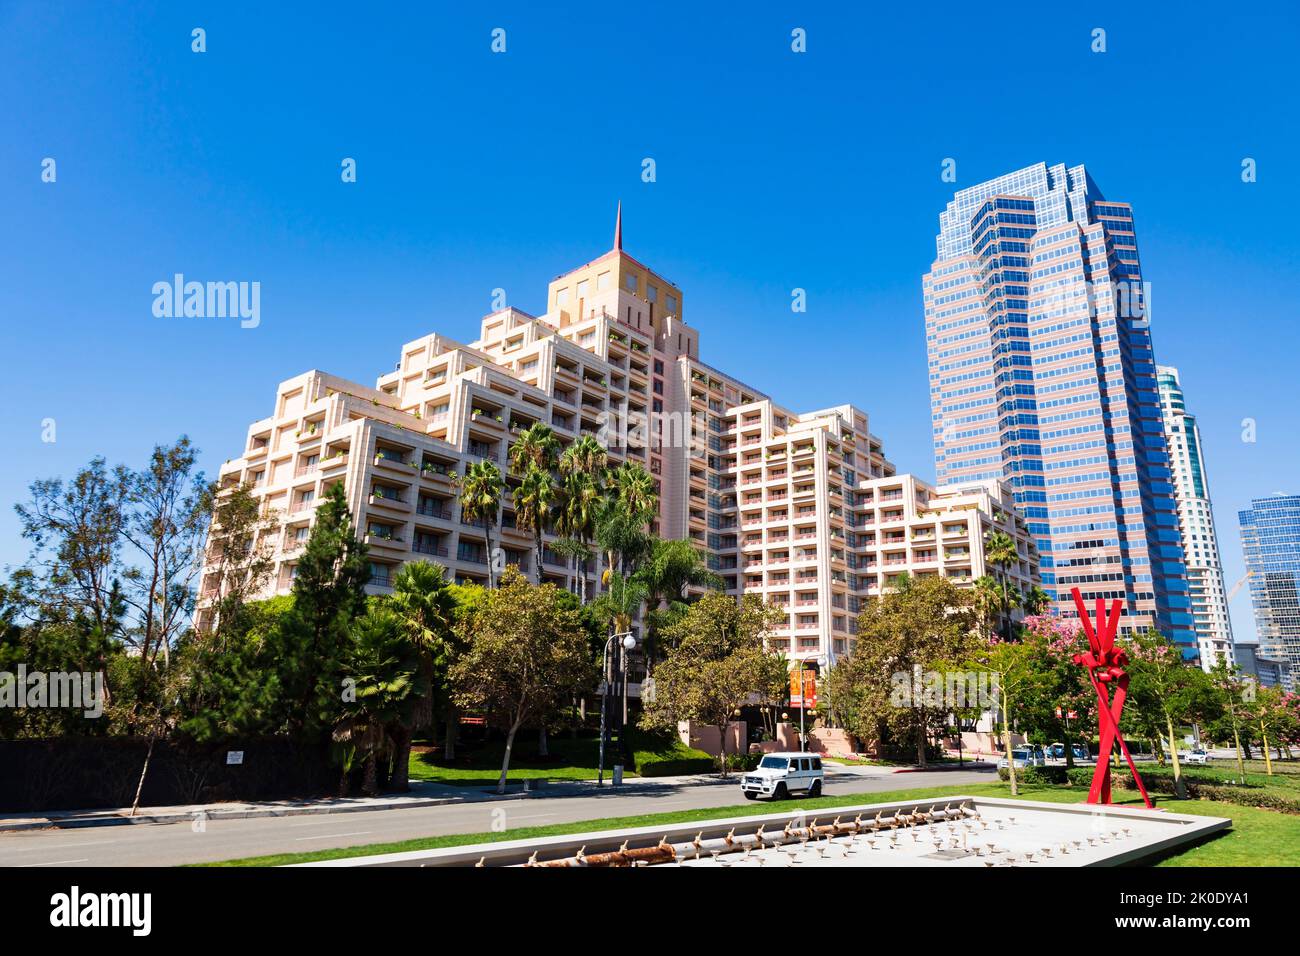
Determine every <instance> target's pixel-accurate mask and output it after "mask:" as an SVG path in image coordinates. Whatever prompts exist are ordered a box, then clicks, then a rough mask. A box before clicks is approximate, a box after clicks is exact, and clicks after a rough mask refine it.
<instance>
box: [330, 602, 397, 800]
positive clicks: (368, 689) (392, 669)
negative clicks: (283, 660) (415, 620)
mask: <svg viewBox="0 0 1300 956" xmlns="http://www.w3.org/2000/svg"><path fill="white" fill-rule="evenodd" d="M352 638H353V640H352V642H351V644H350V646H349V648H348V651H347V655H346V659H345V661H344V669H345V673H346V674H347V676H348V677H349V678H350V679H351V680H353V681H354V685H353V691H354V693H353V695H352V699H351V700H349V701H347V702H346V703H345V705H344V707H343V713H342V715H341V716H340V718H339V719H338V720H337V721H336V722H335V724H334V726H333V728H332V733H331V738H332V740H333V744H334V749H335V755H336V757H337V758H338V761H339V763H340V764H341V765H342V766H343V768H344V776H343V783H344V785H345V784H346V780H347V773H348V771H349V770H350V769H351V768H352V767H354V766H356V764H357V762H360V763H361V765H362V767H363V768H364V779H363V781H362V784H361V789H362V792H363V793H365V794H366V795H367V796H377V795H378V793H379V781H378V777H379V773H378V771H379V762H380V760H384V759H387V758H388V757H390V756H391V753H392V738H391V737H390V736H389V730H390V729H391V728H392V727H393V726H395V725H400V724H403V723H405V722H407V721H409V720H410V716H409V715H410V711H411V707H412V705H413V702H414V700H413V696H414V692H415V683H416V680H415V677H416V673H415V672H416V666H417V664H416V661H415V655H414V653H413V652H412V648H411V646H410V644H408V643H407V642H406V640H405V638H404V637H403V635H402V625H401V622H400V621H399V620H398V618H397V615H395V614H394V613H393V612H392V611H390V610H388V609H387V608H385V607H380V608H376V609H372V610H370V611H368V612H367V613H366V614H363V615H361V616H359V617H358V618H357V619H356V621H355V622H354V623H353V627H352ZM343 789H344V787H343V785H341V786H340V795H344V794H343V793H342V791H343Z"/></svg>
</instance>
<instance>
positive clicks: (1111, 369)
mask: <svg viewBox="0 0 1300 956" xmlns="http://www.w3.org/2000/svg"><path fill="white" fill-rule="evenodd" d="M935 245H936V253H937V257H936V259H935V261H934V264H933V266H932V267H931V269H930V272H929V273H928V274H927V275H926V276H925V278H924V295H925V321H926V346H927V351H928V355H929V377H930V400H931V414H932V422H931V424H932V428H933V437H934V449H935V467H936V470H937V472H938V479H939V483H940V484H941V485H944V484H954V483H961V482H966V481H974V480H988V479H991V478H998V479H1005V480H1007V481H1008V482H1010V483H1011V485H1012V488H1013V489H1014V492H1015V497H1016V502H1017V504H1018V506H1019V507H1020V509H1021V510H1022V512H1023V514H1024V516H1025V518H1026V520H1027V521H1028V523H1029V527H1030V531H1031V532H1032V533H1033V534H1034V536H1035V539H1036V540H1037V543H1038V550H1039V555H1040V562H1041V569H1042V578H1043V587H1044V589H1046V590H1047V591H1048V592H1049V593H1050V594H1051V595H1052V596H1053V599H1054V600H1055V602H1056V610H1057V611H1058V613H1060V614H1061V615H1063V616H1074V615H1075V613H1076V612H1075V610H1074V605H1073V602H1072V601H1071V599H1070V590H1071V588H1073V587H1076V586H1077V587H1078V588H1079V589H1080V590H1081V591H1082V593H1083V595H1084V597H1085V599H1088V600H1089V601H1091V600H1092V599H1093V598H1097V597H1101V598H1105V599H1107V600H1109V599H1112V598H1118V599H1120V600H1121V601H1123V602H1124V618H1123V621H1122V622H1121V630H1122V631H1124V632H1133V631H1137V630H1142V629H1144V628H1145V627H1148V626H1152V627H1156V628H1158V629H1159V630H1160V631H1161V632H1162V633H1163V634H1165V635H1166V636H1168V637H1170V638H1172V639H1173V640H1175V641H1177V642H1178V643H1179V644H1180V645H1181V646H1182V647H1183V649H1184V653H1185V654H1186V655H1187V656H1189V657H1191V656H1195V655H1196V653H1197V644H1196V635H1195V631H1194V629H1193V620H1192V614H1191V602H1190V599H1189V595H1188V582H1187V572H1186V567H1185V564H1184V560H1183V549H1182V543H1181V540H1180V534H1179V524H1178V509H1177V502H1176V499H1175V493H1174V485H1173V481H1172V474H1171V471H1170V461H1169V452H1168V449H1167V447H1166V443H1165V437H1164V428H1163V424H1162V420H1161V414H1160V399H1159V393H1158V390H1157V382H1156V363H1155V358H1154V355H1153V352H1152V347H1151V330H1150V322H1149V318H1148V315H1147V301H1148V295H1147V290H1146V287H1145V285H1144V283H1143V281H1142V270H1141V263H1140V260H1139V256H1138V248H1137V238H1136V234H1135V232H1134V228H1133V213H1132V209H1131V208H1130V207H1129V205H1128V204H1127V203H1123V202H1115V201H1110V200H1107V199H1106V198H1105V197H1104V196H1103V195H1102V193H1101V191H1100V190H1099V189H1098V188H1097V185H1096V183H1094V182H1093V180H1092V178H1091V177H1090V176H1089V175H1088V173H1087V171H1086V170H1085V169H1084V167H1083V166H1073V167H1066V166H1064V165H1055V166H1047V165H1046V164H1044V163H1039V164H1037V165H1034V166H1029V167H1027V168H1025V169H1021V170H1018V171H1016V172H1013V173H1009V174H1007V175H1005V176H1000V177H998V178H997V179H992V180H989V181H988V182H985V183H981V184H979V185H977V186H972V187H970V188H968V189H963V190H960V191H959V192H957V193H956V195H955V196H954V197H953V200H952V202H950V203H948V206H947V208H946V209H945V210H944V211H943V213H942V214H941V215H940V217H939V234H938V235H937V236H936V239H935ZM1090 606H1091V605H1090Z"/></svg>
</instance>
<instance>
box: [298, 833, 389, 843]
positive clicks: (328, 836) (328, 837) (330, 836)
mask: <svg viewBox="0 0 1300 956" xmlns="http://www.w3.org/2000/svg"><path fill="white" fill-rule="evenodd" d="M370 832H371V831H370V830H353V831H352V832H351V833H322V834H321V835H320V836H309V837H294V840H296V841H298V842H302V841H303V840H332V839H334V838H335V837H345V836H365V835H366V834H367V833H370Z"/></svg>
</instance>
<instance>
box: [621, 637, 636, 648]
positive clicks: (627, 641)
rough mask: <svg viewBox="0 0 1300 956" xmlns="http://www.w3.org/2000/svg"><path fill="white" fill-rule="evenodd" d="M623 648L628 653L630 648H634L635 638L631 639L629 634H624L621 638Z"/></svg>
mask: <svg viewBox="0 0 1300 956" xmlns="http://www.w3.org/2000/svg"><path fill="white" fill-rule="evenodd" d="M623 647H624V648H625V649H626V650H629V651H630V650H631V649H632V648H634V647H636V638H635V637H633V636H632V635H631V634H625V635H624V636H623Z"/></svg>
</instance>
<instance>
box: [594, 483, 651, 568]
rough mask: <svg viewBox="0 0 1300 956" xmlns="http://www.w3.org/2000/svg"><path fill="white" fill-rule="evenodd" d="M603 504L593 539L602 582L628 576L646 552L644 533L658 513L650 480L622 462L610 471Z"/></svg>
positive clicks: (646, 537) (648, 547)
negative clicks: (602, 554)
mask: <svg viewBox="0 0 1300 956" xmlns="http://www.w3.org/2000/svg"><path fill="white" fill-rule="evenodd" d="M605 491H606V501H605V504H604V505H603V506H602V507H601V509H600V514H599V515H598V517H597V520H596V526H597V531H596V538H597V540H598V541H599V542H600V546H601V550H603V551H604V552H605V561H606V567H605V573H604V576H603V577H604V578H605V579H606V580H608V578H609V577H610V576H612V575H613V574H614V573H615V572H618V573H620V574H632V573H633V572H634V571H635V570H636V568H637V566H638V565H639V564H640V562H641V561H642V559H644V558H645V557H646V556H647V555H648V552H649V549H650V544H651V539H650V536H649V534H648V533H647V530H648V528H649V526H650V522H652V521H653V520H654V518H655V515H656V514H658V512H659V498H658V495H656V494H655V488H654V476H653V475H651V474H650V472H648V471H646V470H645V468H643V467H642V466H641V465H638V464H636V463H634V462H624V463H623V464H621V465H619V466H618V467H617V468H615V469H613V470H611V471H610V472H609V476H608V484H607V486H606V489H605Z"/></svg>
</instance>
